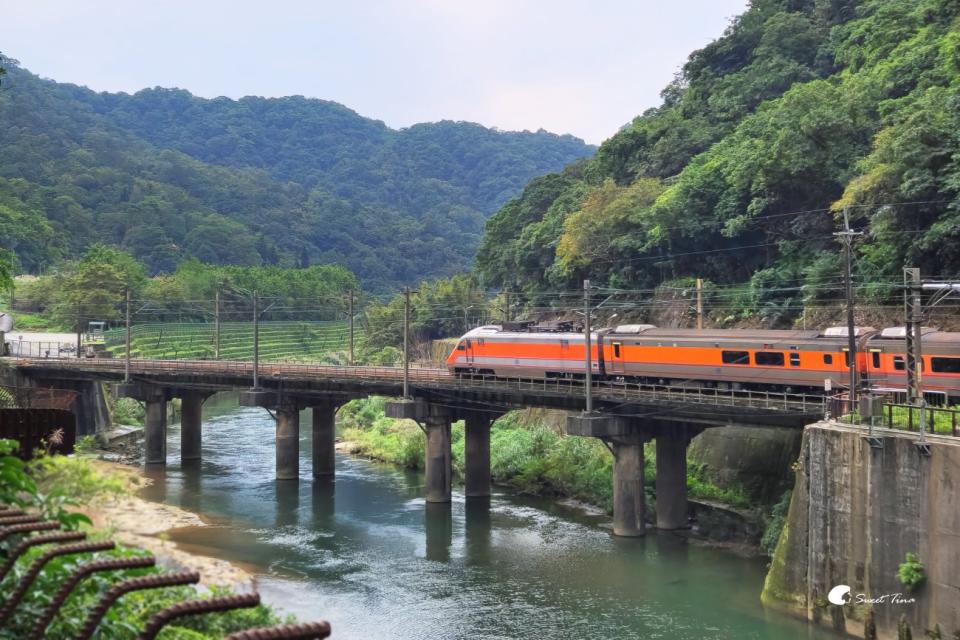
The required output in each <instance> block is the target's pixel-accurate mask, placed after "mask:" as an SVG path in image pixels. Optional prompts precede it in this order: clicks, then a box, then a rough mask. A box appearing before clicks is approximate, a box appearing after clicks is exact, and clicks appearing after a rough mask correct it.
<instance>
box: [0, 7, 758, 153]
mask: <svg viewBox="0 0 960 640" xmlns="http://www.w3.org/2000/svg"><path fill="white" fill-rule="evenodd" d="M746 5H747V0H589V1H588V0H482V1H481V0H460V1H458V0H353V1H352V2H336V3H334V2H328V1H326V0H270V1H264V0H260V1H258V2H251V1H249V0H133V1H131V0H82V1H80V2H77V1H76V0H30V1H29V2H23V1H15V0H0V15H2V19H3V33H2V36H0V51H2V52H3V53H4V55H7V56H9V57H11V58H14V59H16V60H19V61H20V63H21V64H22V65H23V66H24V67H25V68H27V69H29V70H31V71H33V72H34V73H36V74H38V75H41V76H43V77H46V78H52V79H54V80H58V81H61V82H73V83H76V84H80V85H85V86H88V87H90V88H91V89H95V90H97V91H126V92H129V93H133V92H135V91H137V90H139V89H143V88H146V87H154V86H162V87H179V88H183V89H188V90H189V91H191V92H192V93H194V94H196V95H199V96H203V97H207V98H212V97H216V96H228V97H231V98H239V97H242V96H245V95H257V96H286V95H303V96H307V97H311V98H323V99H326V100H334V101H336V102H340V103H342V104H344V105H346V106H348V107H350V108H351V109H353V110H355V111H357V112H358V113H360V114H361V115H364V116H367V117H370V118H375V119H377V120H383V121H384V122H386V123H387V124H388V125H389V126H391V127H395V128H399V127H406V126H410V125H412V124H415V123H417V122H428V121H436V120H468V121H472V122H479V123H481V124H483V125H486V126H491V127H498V128H500V129H505V130H524V129H527V130H531V131H535V130H537V129H540V128H543V129H546V130H548V131H553V132H555V133H572V134H573V135H576V136H578V137H581V138H583V139H584V140H586V141H587V142H590V143H593V144H598V143H600V142H601V141H603V140H604V139H606V138H608V137H610V136H611V135H613V134H614V133H616V131H617V130H618V129H619V128H620V127H621V126H623V125H624V124H626V123H628V122H629V121H630V120H632V119H633V118H634V117H635V116H636V115H638V114H640V113H642V112H643V111H644V110H646V109H648V108H650V107H654V106H657V105H658V104H659V103H660V97H659V95H660V91H661V90H662V89H663V87H664V86H666V84H667V83H669V82H670V81H671V80H672V78H673V77H674V74H675V73H676V72H677V71H679V69H680V67H681V65H682V64H683V62H684V60H685V59H686V57H687V56H688V55H689V54H690V52H691V51H693V50H695V49H697V48H700V47H702V46H704V45H706V44H708V43H709V42H710V41H711V40H714V39H715V38H717V37H719V36H720V35H721V34H722V33H723V30H724V29H725V28H726V26H727V25H728V24H729V22H730V19H731V18H733V17H734V16H736V15H737V14H739V13H741V12H743V11H744V10H745V8H746Z"/></svg>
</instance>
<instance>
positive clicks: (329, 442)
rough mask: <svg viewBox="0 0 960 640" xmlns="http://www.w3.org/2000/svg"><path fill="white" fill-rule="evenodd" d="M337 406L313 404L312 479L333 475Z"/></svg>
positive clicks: (332, 404)
mask: <svg viewBox="0 0 960 640" xmlns="http://www.w3.org/2000/svg"><path fill="white" fill-rule="evenodd" d="M338 408H339V405H337V404H334V403H324V404H315V405H313V407H311V413H312V414H313V418H312V422H313V477H314V478H324V477H331V476H333V475H334V467H335V465H336V455H335V453H336V451H335V449H334V445H335V444H336V443H335V437H336V415H337V409H338Z"/></svg>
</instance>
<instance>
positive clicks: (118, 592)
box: [77, 571, 200, 640]
mask: <svg viewBox="0 0 960 640" xmlns="http://www.w3.org/2000/svg"><path fill="white" fill-rule="evenodd" d="M198 582H200V574H199V573H197V572H196V571H180V572H177V573H158V574H156V575H152V576H142V577H139V578H130V579H129V580H124V581H123V582H118V583H117V584H115V585H113V586H112V587H110V589H109V590H108V591H107V592H106V593H105V594H104V595H103V597H102V598H100V601H99V602H98V603H97V604H96V605H95V606H94V607H93V609H91V610H90V614H89V615H88V616H87V619H86V621H84V623H83V627H82V628H81V629H80V631H79V632H78V633H77V640H88V639H89V638H90V636H92V635H93V632H94V631H96V630H97V626H98V625H99V624H100V621H101V620H103V616H105V615H107V611H109V610H110V607H112V606H113V605H114V603H115V602H116V601H117V600H119V599H120V598H121V597H123V596H124V595H125V594H127V593H130V592H131V591H141V590H143V589H160V588H162V587H177V586H183V585H187V584H196V583H198Z"/></svg>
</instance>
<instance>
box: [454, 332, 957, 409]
mask: <svg viewBox="0 0 960 640" xmlns="http://www.w3.org/2000/svg"><path fill="white" fill-rule="evenodd" d="M565 329H566V330H551V329H546V330H545V329H544V328H542V327H539V326H537V325H534V324H532V323H511V324H503V325H484V326H481V327H477V328H475V329H471V330H470V331H468V332H467V333H466V334H464V335H463V336H462V337H461V338H460V339H459V340H458V341H457V344H456V345H455V346H454V348H453V350H452V351H451V353H450V355H449V357H448V358H447V361H446V366H447V368H448V370H449V371H450V373H452V374H454V375H457V376H461V377H470V376H492V377H497V378H511V379H515V378H521V379H545V378H546V379H567V380H578V379H582V378H584V377H585V367H586V348H585V342H586V341H585V339H584V335H583V333H581V332H577V331H574V330H572V329H573V328H572V327H571V326H570V325H565ZM854 331H855V332H854V337H855V340H856V345H857V351H856V357H857V370H858V372H859V374H860V376H861V379H862V383H863V384H864V385H865V386H867V387H868V388H870V389H873V390H876V391H878V392H883V393H903V392H905V390H906V385H907V376H906V355H905V354H906V330H905V329H904V328H903V327H889V328H886V329H882V330H876V329H874V328H872V327H857V328H855V330H854ZM922 350H923V353H922V360H923V363H922V376H921V377H922V380H923V390H924V394H925V396H926V397H927V398H928V399H930V400H931V401H932V402H936V403H937V404H960V333H953V332H946V331H938V330H936V329H932V328H928V327H924V328H923V329H922ZM590 367H591V376H592V377H594V378H596V379H598V380H612V381H618V382H636V383H651V384H661V385H671V386H702V387H711V388H719V389H751V390H764V391H786V392H791V393H818V394H823V393H829V392H838V391H839V390H841V389H845V388H847V387H849V375H850V374H849V371H850V369H849V368H850V351H849V339H848V336H847V328H846V327H831V328H828V329H825V330H823V331H814V330H810V331H808V330H804V331H797V330H753V329H729V330H727V329H708V330H698V329H664V328H659V327H657V326H655V325H650V324H625V325H619V326H616V327H612V328H604V329H599V330H597V331H596V332H591V346H590Z"/></svg>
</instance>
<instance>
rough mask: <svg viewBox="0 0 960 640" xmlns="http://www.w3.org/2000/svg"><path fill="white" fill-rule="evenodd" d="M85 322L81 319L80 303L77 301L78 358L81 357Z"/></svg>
mask: <svg viewBox="0 0 960 640" xmlns="http://www.w3.org/2000/svg"><path fill="white" fill-rule="evenodd" d="M82 322H83V320H82V318H81V317H80V301H79V300H77V357H78V358H79V357H80V345H81V340H82V334H81V332H82V331H83V324H82Z"/></svg>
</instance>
